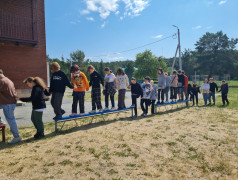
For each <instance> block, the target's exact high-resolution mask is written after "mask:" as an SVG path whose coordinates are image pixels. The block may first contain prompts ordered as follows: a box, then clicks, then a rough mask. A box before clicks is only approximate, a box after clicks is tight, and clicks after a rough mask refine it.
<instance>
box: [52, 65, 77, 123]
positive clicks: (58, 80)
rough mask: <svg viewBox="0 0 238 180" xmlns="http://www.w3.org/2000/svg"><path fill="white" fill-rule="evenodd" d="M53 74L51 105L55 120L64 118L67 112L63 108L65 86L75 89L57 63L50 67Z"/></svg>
mask: <svg viewBox="0 0 238 180" xmlns="http://www.w3.org/2000/svg"><path fill="white" fill-rule="evenodd" d="M50 70H51V72H52V73H53V74H52V76H51V80H50V90H49V92H50V93H51V94H52V97H51V105H52V107H53V109H54V112H55V115H56V116H55V117H54V118H53V119H54V120H57V119H60V118H62V115H63V114H64V113H65V111H64V110H63V109H62V108H61V106H62V101H63V97H64V92H65V86H68V87H69V88H71V89H73V88H74V87H73V86H72V85H71V84H70V82H69V79H68V78H67V76H66V75H65V73H64V72H63V71H61V70H60V65H59V64H58V63H57V62H53V63H52V64H51V67H50Z"/></svg>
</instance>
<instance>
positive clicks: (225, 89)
mask: <svg viewBox="0 0 238 180" xmlns="http://www.w3.org/2000/svg"><path fill="white" fill-rule="evenodd" d="M228 91H229V87H228V84H227V83H226V81H225V80H223V81H222V85H221V89H220V90H219V91H218V92H221V97H222V102H223V106H225V102H226V103H227V105H229V103H230V102H229V101H228V98H227V95H228Z"/></svg>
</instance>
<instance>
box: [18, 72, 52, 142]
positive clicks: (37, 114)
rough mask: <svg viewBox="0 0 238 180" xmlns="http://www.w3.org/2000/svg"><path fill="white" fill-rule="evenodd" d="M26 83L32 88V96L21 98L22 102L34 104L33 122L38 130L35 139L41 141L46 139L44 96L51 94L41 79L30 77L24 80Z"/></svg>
mask: <svg viewBox="0 0 238 180" xmlns="http://www.w3.org/2000/svg"><path fill="white" fill-rule="evenodd" d="M24 83H25V84H26V85H27V86H28V87H29V88H32V91H31V96H30V97H28V98H20V100H21V101H23V102H29V101H31V102H32V113H31V121H32V123H33V124H34V126H35V128H36V130H37V132H36V134H35V135H34V138H35V139H39V138H42V137H44V125H43V121H42V116H43V112H44V111H45V110H46V104H45V99H44V94H45V95H47V96H49V95H50V94H49V93H48V91H47V90H46V85H45V83H44V81H43V80H42V79H41V78H39V77H35V78H33V77H28V78H27V79H25V80H24Z"/></svg>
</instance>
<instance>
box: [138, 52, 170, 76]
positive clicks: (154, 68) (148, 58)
mask: <svg viewBox="0 0 238 180" xmlns="http://www.w3.org/2000/svg"><path fill="white" fill-rule="evenodd" d="M135 66H136V67H137V68H138V70H137V71H135V73H134V75H135V77H136V78H138V79H143V78H144V77H145V76H150V78H153V79H155V78H157V74H158V73H157V72H158V66H159V62H158V58H157V57H155V56H154V55H153V54H152V52H151V51H149V50H146V51H144V52H143V53H139V54H137V55H136V61H135ZM161 67H162V68H163V69H164V70H167V65H166V63H165V61H164V59H162V61H161Z"/></svg>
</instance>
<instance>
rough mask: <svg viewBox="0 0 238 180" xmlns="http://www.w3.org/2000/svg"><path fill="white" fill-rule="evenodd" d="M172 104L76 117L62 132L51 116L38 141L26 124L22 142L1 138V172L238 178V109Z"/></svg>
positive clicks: (13, 175) (4, 174)
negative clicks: (145, 112)
mask: <svg viewBox="0 0 238 180" xmlns="http://www.w3.org/2000/svg"><path fill="white" fill-rule="evenodd" d="M170 108H171V107H168V108H167V111H165V109H164V108H162V109H160V113H159V114H158V115H156V116H149V117H147V118H142V119H141V118H137V119H135V120H133V121H130V118H128V117H129V114H121V115H120V117H118V116H116V115H110V116H109V117H107V120H106V121H101V120H102V119H99V118H98V119H97V120H96V121H94V122H93V123H92V124H88V123H87V122H86V120H85V122H82V124H81V125H80V126H79V127H74V125H75V124H74V123H73V122H70V123H67V126H66V127H65V128H64V129H65V130H64V131H63V132H61V133H59V134H57V135H55V134H54V132H53V131H54V127H53V124H52V123H49V124H46V125H45V127H46V134H47V135H46V138H44V139H42V140H38V141H34V140H33V139H32V138H31V136H32V135H33V134H34V128H32V127H22V128H21V129H20V132H21V133H22V136H23V137H24V141H23V142H22V143H20V144H18V145H14V146H12V145H7V144H3V143H0V157H1V158H0V160H1V163H0V172H1V173H0V179H1V180H5V179H65V180H69V179H83V180H84V179H111V180H112V179H115V180H116V179H118V180H119V179H139V180H141V179H232V180H233V179H238V119H237V115H238V110H237V109H225V108H218V107H199V108H197V107H190V108H184V107H183V106H180V108H179V109H175V108H174V110H169V109H170ZM115 117H117V120H115ZM8 139H10V133H9V132H8Z"/></svg>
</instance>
